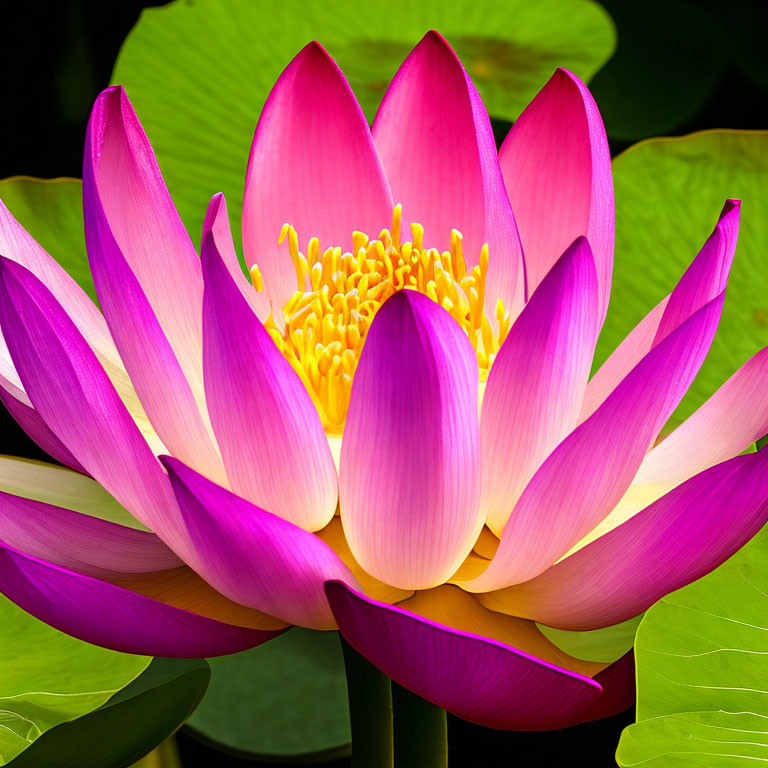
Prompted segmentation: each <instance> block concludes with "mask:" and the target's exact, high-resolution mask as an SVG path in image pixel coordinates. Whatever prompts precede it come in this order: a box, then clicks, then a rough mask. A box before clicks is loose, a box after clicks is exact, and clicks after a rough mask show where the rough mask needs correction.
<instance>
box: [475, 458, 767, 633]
mask: <svg viewBox="0 0 768 768" xmlns="http://www.w3.org/2000/svg"><path fill="white" fill-rule="evenodd" d="M766 520H768V452H766V451H764V450H763V451H759V452H758V453H752V454H746V455H744V456H737V457H736V458H735V459H731V460H730V461H727V462H724V463H723V464H718V465H717V466H715V467H712V468H710V469H708V470H706V471H705V472H702V473H700V474H698V475H696V476H695V477H692V478H691V479H690V480H688V481H687V482H685V483H683V484H682V485H680V486H678V487H677V488H675V489H674V490H672V491H670V492H669V493H668V494H667V495H666V496H663V497H662V498H661V499H659V500H658V501H656V502H654V503H653V504H651V505H650V506H649V507H646V508H645V509H644V510H642V511H641V512H638V513H637V514H636V515H634V517H632V518H630V519H629V520H628V521H627V522H625V523H623V524H621V525H619V526H618V527H616V528H614V529H613V530H612V531H609V532H608V533H606V534H605V535H603V536H601V537H600V538H598V539H596V540H595V541H593V542H592V543H590V544H587V545H586V546H585V547H583V548H582V549H580V550H578V551H577V552H575V553H574V554H572V555H569V556H568V557H566V558H565V559H563V560H562V561H561V562H559V563H557V564H556V565H554V566H552V567H551V568H549V569H548V570H546V571H545V572H544V573H542V574H541V575H539V576H537V577H536V578H535V579H532V580H531V581H528V582H525V583H523V584H517V585H515V586H513V587H509V588H508V589H504V590H501V591H499V592H491V593H488V594H486V595H479V596H478V599H479V600H480V602H482V603H483V605H485V606H486V607H488V608H491V609H493V610H500V611H503V612H505V613H512V614H513V615H516V616H522V617H524V618H532V619H536V620H537V621H541V622H542V623H544V624H547V625H548V626H552V627H560V628H562V629H574V630H585V629H596V628H599V627H606V626H610V625H612V624H618V623H619V622H621V621H624V620H626V619H628V618H630V617H632V616H637V615H638V614H639V613H641V612H642V611H644V610H646V609H647V608H649V607H650V606H651V605H652V604H653V603H655V602H656V601H657V600H658V599H659V598H661V597H663V596H664V595H666V594H667V593H669V592H672V591H673V590H675V589H679V588H680V587H682V586H684V585H685V584H688V583H690V582H691V581H694V580H695V579H698V578H701V577H702V576H704V574H706V573H709V571H711V570H712V569H713V568H716V567H717V566H718V565H720V563H722V562H724V561H725V560H726V559H727V558H728V557H730V556H731V555H732V554H733V553H734V552H736V551H737V550H738V549H740V548H741V547H742V546H743V545H744V544H746V543H747V541H749V539H750V538H752V536H754V535H755V533H757V531H758V530H760V528H761V527H762V526H763V525H764V524H765V523H766Z"/></svg>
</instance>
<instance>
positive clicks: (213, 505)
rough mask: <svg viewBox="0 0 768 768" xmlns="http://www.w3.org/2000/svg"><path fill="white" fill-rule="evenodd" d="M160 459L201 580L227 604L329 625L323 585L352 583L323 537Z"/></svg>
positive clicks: (296, 621) (305, 623)
mask: <svg viewBox="0 0 768 768" xmlns="http://www.w3.org/2000/svg"><path fill="white" fill-rule="evenodd" d="M162 461H163V464H164V465H165V467H166V468H167V469H168V473H169V474H170V477H171V484H172V485H173V489H174V491H175V493H176V499H177V501H178V503H179V507H180V508H181V513H182V515H183V516H184V521H185V523H186V524H187V528H188V530H189V534H190V537H191V539H192V542H193V544H194V545H195V549H196V556H195V560H194V561H192V562H191V564H192V565H194V568H195V570H196V571H197V572H198V573H200V574H201V575H202V576H203V577H204V578H205V580H206V581H207V582H208V583H209V584H211V585H212V586H213V587H215V588H216V589H217V590H219V591H220V592H221V593H222V594H224V595H226V596H227V597H229V598H231V599H232V600H234V601H235V602H238V603H240V604H242V605H247V606H250V607H251V608H256V609H257V610H259V611H265V612H266V613H269V614H271V615H272V616H277V617H279V618H281V619H283V620H284V621H287V622H289V623H291V624H300V625H302V626H304V627H311V628H313V629H334V628H335V626H336V623H335V621H334V619H333V614H332V613H331V609H330V607H329V606H328V601H327V600H326V598H325V593H324V591H323V582H324V581H326V580H327V579H340V580H342V581H344V582H345V583H348V584H350V585H351V586H353V587H355V588H358V589H359V588H360V585H359V584H358V582H357V579H355V577H354V576H353V575H352V573H351V572H350V570H349V569H348V568H347V567H346V566H345V565H344V563H342V561H341V560H340V559H339V557H338V555H336V553H335V552H334V551H333V550H332V549H331V548H330V547H329V546H328V545H327V544H326V543H325V542H323V541H321V540H320V539H319V538H318V537H317V536H315V535H314V534H313V533H309V532H307V531H305V530H304V529H303V528H299V527H298V526H296V525H294V524H293V523H289V522H288V521H287V520H283V519H282V518H280V517H278V516H277V515H272V514H270V513H269V512H265V511H264V510H263V509H259V507H257V506H255V505H253V504H251V503H250V502H248V501H246V500H245V499H242V498H240V497H239V496H236V495H235V494H233V493H230V492H229V491H227V490H225V489H224V488H221V487H220V486H217V485H215V484H214V483H212V482H211V481H210V480H206V479H205V478H204V477H202V476H201V475H199V474H197V473H196V472H193V471H192V470H190V469H189V468H188V467H185V466H184V465H183V464H182V463H181V462H180V461H177V460H176V459H174V458H172V457H170V456H163V458H162Z"/></svg>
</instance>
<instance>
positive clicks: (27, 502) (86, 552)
mask: <svg viewBox="0 0 768 768" xmlns="http://www.w3.org/2000/svg"><path fill="white" fill-rule="evenodd" d="M0 541H2V542H3V543H4V544H7V545H8V546H10V547H13V548H14V549H19V550H21V551H23V552H25V553H27V554H28V555H31V556H32V557H38V558H42V559H43V560H47V561H49V562H51V563H54V564H56V565H61V566H63V567H65V568H70V569H72V570H76V571H79V572H80V573H84V574H87V575H89V576H97V577H100V578H108V577H111V576H115V575H119V574H126V573H142V572H145V571H161V570H165V569H167V568H177V567H178V566H180V565H182V562H181V561H180V560H179V558H178V557H176V555H175V554H173V552H171V550H170V549H168V547H166V546H165V544H163V543H162V541H160V539H158V538H157V536H155V535H154V534H153V533H149V532H148V531H139V530H136V529H135V528H128V527H127V526H124V525H118V524H117V523H113V522H110V521H108V520H101V519H100V518H98V517H92V516H90V515H83V514H80V513H79V512H74V511H72V510H71V509H65V508H64V507H59V506H53V505H52V504H46V503H44V502H42V501H34V500H33V499H26V498H22V497H21V496H15V495H13V494H10V493H3V492H0Z"/></svg>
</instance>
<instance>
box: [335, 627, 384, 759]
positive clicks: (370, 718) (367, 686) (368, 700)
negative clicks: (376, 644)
mask: <svg viewBox="0 0 768 768" xmlns="http://www.w3.org/2000/svg"><path fill="white" fill-rule="evenodd" d="M341 647H342V649H343V651H344V666H345V668H346V672H347V695H348V697H349V719H350V725H351V727H352V768H393V765H394V757H393V749H392V690H391V687H390V682H389V678H388V677H387V676H386V675H385V674H383V673H382V672H380V671H379V670H378V669H377V668H376V667H374V666H373V664H371V663H370V662H369V661H368V660H367V659H366V658H365V657H364V656H361V655H360V654H359V653H358V652H357V651H356V650H355V649H354V648H353V647H352V646H351V645H349V643H347V641H346V640H344V638H343V637H342V638H341Z"/></svg>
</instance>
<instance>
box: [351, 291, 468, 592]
mask: <svg viewBox="0 0 768 768" xmlns="http://www.w3.org/2000/svg"><path fill="white" fill-rule="evenodd" d="M477 376H478V374H477V360H476V358H475V354H474V351H473V350H472V347H471V345H470V343H469V341H468V340H467V337H466V336H465V334H464V332H463V331H462V330H461V328H460V327H459V326H458V324H457V323H456V322H455V321H454V320H453V318H452V317H451V316H450V315H449V314H448V313H447V312H446V311H445V310H444V309H443V308H442V307H440V306H438V305H437V304H435V303H434V302H433V301H432V300H431V299H429V298H427V297H426V296H424V295H422V294H419V293H416V292H415V291H400V292H398V293H395V294H394V295H393V296H392V297H391V298H390V299H388V300H387V301H386V302H385V303H384V305H383V306H382V307H381V309H380V310H379V311H378V313H377V314H376V317H375V318H374V320H373V323H372V325H371V328H370V330H369V332H368V336H367V339H366V342H365V347H364V348H363V352H362V356H361V358H360V363H359V365H358V367H357V371H356V372H355V380H354V383H353V385H352V396H351V399H350V405H349V412H348V415H347V423H346V428H345V430H344V437H343V441H342V446H341V473H340V476H339V491H340V506H341V521H342V523H343V525H344V533H345V534H346V536H347V541H348V542H349V546H350V549H351V550H352V553H353V555H354V556H355V559H356V560H357V561H358V562H359V563H360V565H361V566H362V567H363V568H364V569H365V570H366V571H367V572H368V573H370V574H371V575H372V576H374V577H376V578H377V579H379V580H381V581H384V582H386V583H387V584H392V585H393V586H397V587H400V588H402V589H426V588H428V587H433V586H436V585H437V584H440V583H441V582H443V581H445V580H446V579H448V578H449V577H450V576H451V574H453V573H454V571H455V570H456V569H457V568H458V567H459V565H460V564H461V562H462V561H463V560H464V558H465V557H466V556H467V555H468V554H469V552H470V550H471V549H472V545H473V544H474V543H475V540H476V539H477V536H478V534H479V533H480V528H481V527H482V524H483V519H482V513H481V511H480V508H479V503H478V502H479V498H478V497H479V490H480V482H479V481H480V451H479V449H480V445H479V442H480V441H479V434H478V431H479V430H478V424H477Z"/></svg>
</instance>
